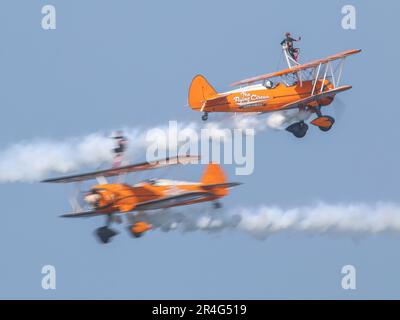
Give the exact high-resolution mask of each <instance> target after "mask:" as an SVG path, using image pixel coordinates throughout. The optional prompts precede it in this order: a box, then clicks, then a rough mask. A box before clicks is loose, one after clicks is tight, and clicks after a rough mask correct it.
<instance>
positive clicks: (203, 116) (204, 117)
mask: <svg viewBox="0 0 400 320" xmlns="http://www.w3.org/2000/svg"><path fill="white" fill-rule="evenodd" d="M201 120H203V121H207V120H208V112H204V114H203V115H202V116H201Z"/></svg>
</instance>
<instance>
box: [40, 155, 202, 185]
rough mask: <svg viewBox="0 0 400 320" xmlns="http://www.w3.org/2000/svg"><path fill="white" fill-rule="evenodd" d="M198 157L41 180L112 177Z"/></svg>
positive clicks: (166, 159) (172, 159) (181, 162)
mask: <svg viewBox="0 0 400 320" xmlns="http://www.w3.org/2000/svg"><path fill="white" fill-rule="evenodd" d="M198 159H199V157H198V156H177V157H173V158H165V159H161V160H157V161H153V162H142V163H137V164H132V165H128V166H122V167H118V168H111V169H106V170H99V171H93V172H88V173H83V174H76V175H70V176H63V177H58V178H51V179H46V180H43V181H42V182H51V183H70V182H79V181H85V180H90V179H96V178H97V177H112V176H117V175H121V174H125V173H130V172H137V171H144V170H151V169H157V168H162V167H166V166H171V165H176V164H186V163H191V162H194V161H197V160H198Z"/></svg>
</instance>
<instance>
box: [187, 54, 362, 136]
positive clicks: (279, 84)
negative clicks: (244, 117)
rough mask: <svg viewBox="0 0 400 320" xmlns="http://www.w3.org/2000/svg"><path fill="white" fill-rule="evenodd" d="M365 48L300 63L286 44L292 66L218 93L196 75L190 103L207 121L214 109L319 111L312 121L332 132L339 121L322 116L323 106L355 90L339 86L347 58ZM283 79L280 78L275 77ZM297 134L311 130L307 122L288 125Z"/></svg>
mask: <svg viewBox="0 0 400 320" xmlns="http://www.w3.org/2000/svg"><path fill="white" fill-rule="evenodd" d="M360 51H361V50H349V51H344V52H341V53H338V54H336V55H333V56H329V57H327V58H325V59H320V60H315V61H312V62H309V63H306V64H299V63H298V62H297V61H295V60H294V59H293V58H292V57H291V56H290V55H289V53H288V51H287V48H286V47H283V52H284V54H285V57H286V61H287V63H288V67H289V68H288V69H286V70H282V71H278V72H274V73H269V74H265V75H261V76H257V77H253V78H249V79H245V80H242V81H238V82H235V83H233V84H232V85H231V86H239V88H237V89H234V90H231V91H227V92H223V93H217V92H216V90H215V89H214V88H213V87H212V86H211V85H210V84H209V83H208V81H207V80H206V79H205V78H204V77H203V76H201V75H197V76H196V77H194V78H193V80H192V83H191V85H190V88H189V101H188V104H189V106H190V107H191V108H192V109H193V110H196V111H201V112H203V116H202V119H203V120H204V121H206V120H207V119H208V114H209V113H210V112H235V113H236V112H246V113H248V112H255V113H260V114H263V113H267V112H274V111H283V110H289V109H299V110H305V111H308V112H311V113H315V114H316V118H315V119H314V120H312V121H311V124H313V125H315V126H317V127H319V128H320V129H321V130H322V131H328V130H329V129H330V128H331V127H332V125H333V124H334V122H335V120H334V118H333V117H331V116H327V115H322V113H321V107H323V106H327V105H329V104H331V103H332V101H333V99H334V97H335V95H336V94H338V93H339V92H342V91H346V90H349V89H351V86H349V85H344V86H339V83H340V80H341V77H342V70H343V64H344V61H345V59H346V57H348V56H350V55H353V54H356V53H359V52H360ZM274 78H280V80H279V81H276V82H275V80H273V79H274ZM286 130H288V131H289V132H291V133H293V134H294V135H295V136H296V137H298V138H302V137H304V136H305V134H306V133H307V130H308V125H307V124H306V123H304V121H299V122H296V123H293V124H291V125H290V126H288V127H287V128H286Z"/></svg>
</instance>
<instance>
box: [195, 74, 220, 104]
mask: <svg viewBox="0 0 400 320" xmlns="http://www.w3.org/2000/svg"><path fill="white" fill-rule="evenodd" d="M216 94H217V91H216V90H215V89H214V88H213V86H212V85H211V84H210V83H209V82H208V81H207V79H206V78H205V77H204V76H203V75H201V74H198V75H197V76H195V77H194V78H193V79H192V82H191V83H190V87H189V94H188V104H189V107H191V108H192V109H193V110H200V109H201V107H202V106H203V104H204V101H206V100H207V99H209V98H210V97H212V96H214V95H216Z"/></svg>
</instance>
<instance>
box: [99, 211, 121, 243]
mask: <svg viewBox="0 0 400 320" xmlns="http://www.w3.org/2000/svg"><path fill="white" fill-rule="evenodd" d="M112 221H113V217H112V215H108V216H107V221H106V225H105V226H104V227H100V228H97V229H96V231H95V233H96V236H97V237H98V239H99V240H100V242H101V243H108V242H110V239H111V238H112V237H114V236H116V235H117V234H118V232H117V231H115V230H113V229H111V228H110V227H109V226H110V224H111V222H112Z"/></svg>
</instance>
